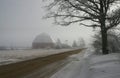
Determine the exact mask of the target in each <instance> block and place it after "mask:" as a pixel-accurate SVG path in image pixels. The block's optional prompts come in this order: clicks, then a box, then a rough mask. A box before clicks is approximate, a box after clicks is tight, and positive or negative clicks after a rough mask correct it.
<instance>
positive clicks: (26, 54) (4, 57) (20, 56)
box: [0, 49, 72, 65]
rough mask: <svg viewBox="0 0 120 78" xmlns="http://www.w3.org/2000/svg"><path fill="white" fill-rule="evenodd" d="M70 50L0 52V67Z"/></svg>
mask: <svg viewBox="0 0 120 78" xmlns="http://www.w3.org/2000/svg"><path fill="white" fill-rule="evenodd" d="M70 50H72V49H46V50H45V49H33V50H32V49H31V50H0V65H3V64H9V63H13V62H18V61H23V60H28V59H33V58H36V57H44V56H48V55H52V54H57V53H62V52H65V51H70Z"/></svg>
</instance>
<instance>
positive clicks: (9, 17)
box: [0, 0, 93, 46]
mask: <svg viewBox="0 0 120 78" xmlns="http://www.w3.org/2000/svg"><path fill="white" fill-rule="evenodd" d="M45 13H46V11H45V9H44V8H43V2H42V0H0V46H1V45H5V46H6V45H7V46H31V43H32V41H33V39H34V38H35V37H36V36H37V35H39V34H40V33H42V32H45V33H48V34H49V35H50V36H51V37H52V39H53V41H54V42H55V41H56V39H57V38H59V39H60V40H61V41H62V42H65V40H68V44H71V43H72V42H73V40H78V38H80V37H83V38H84V39H85V40H86V42H87V43H88V42H90V40H91V36H92V35H93V29H92V28H87V27H84V26H79V25H78V24H72V25H70V26H67V27H63V26H57V25H54V24H52V23H53V21H52V20H51V19H44V20H43V19H42V17H43V16H44V15H45Z"/></svg>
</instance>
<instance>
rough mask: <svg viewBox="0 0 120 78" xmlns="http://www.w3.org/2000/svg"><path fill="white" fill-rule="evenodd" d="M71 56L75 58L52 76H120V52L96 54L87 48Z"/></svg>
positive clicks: (100, 77) (91, 77) (70, 77)
mask: <svg viewBox="0 0 120 78" xmlns="http://www.w3.org/2000/svg"><path fill="white" fill-rule="evenodd" d="M70 58H74V59H75V60H73V61H72V62H71V63H69V64H68V65H66V66H65V67H63V68H62V69H61V70H60V71H58V72H57V73H55V74H54V75H52V76H51V78H120V53H113V54H108V55H94V54H93V53H92V52H90V51H89V50H86V51H84V52H81V53H80V54H77V55H73V56H72V57H70Z"/></svg>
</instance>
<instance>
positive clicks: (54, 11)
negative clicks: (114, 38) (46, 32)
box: [44, 0, 120, 54]
mask: <svg viewBox="0 0 120 78" xmlns="http://www.w3.org/2000/svg"><path fill="white" fill-rule="evenodd" d="M44 1H48V2H49V3H48V5H47V8H48V12H49V13H48V14H47V16H46V17H47V18H51V17H53V18H54V19H55V23H56V24H59V25H64V26H67V25H70V24H73V23H79V24H80V25H84V26H87V27H94V28H95V27H99V28H100V30H101V36H102V52H103V54H108V50H107V31H108V30H109V29H111V28H113V27H116V26H118V24H119V23H120V6H119V4H120V0H51V1H50V0H44Z"/></svg>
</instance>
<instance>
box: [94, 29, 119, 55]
mask: <svg viewBox="0 0 120 78" xmlns="http://www.w3.org/2000/svg"><path fill="white" fill-rule="evenodd" d="M99 34H100V33H97V34H95V35H94V41H93V44H92V45H93V47H94V49H95V52H96V53H101V48H102V47H101V45H102V42H101V39H102V38H101V36H100V35H99ZM119 35H120V34H118V33H117V34H116V32H114V31H109V32H108V49H109V52H111V53H115V52H119V51H120V40H119V39H120V36H119Z"/></svg>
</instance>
